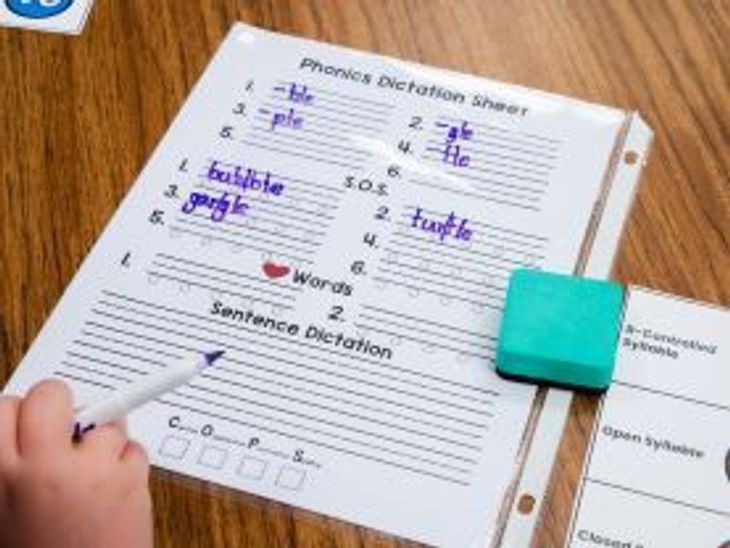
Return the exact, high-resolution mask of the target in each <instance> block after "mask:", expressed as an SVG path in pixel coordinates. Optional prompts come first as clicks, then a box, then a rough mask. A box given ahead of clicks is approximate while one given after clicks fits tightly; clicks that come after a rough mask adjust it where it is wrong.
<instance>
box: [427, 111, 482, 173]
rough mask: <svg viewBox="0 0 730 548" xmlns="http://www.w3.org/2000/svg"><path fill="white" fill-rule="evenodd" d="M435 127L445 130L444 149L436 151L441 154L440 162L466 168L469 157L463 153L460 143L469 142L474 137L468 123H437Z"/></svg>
mask: <svg viewBox="0 0 730 548" xmlns="http://www.w3.org/2000/svg"><path fill="white" fill-rule="evenodd" d="M436 125H437V126H438V127H443V128H446V138H445V140H444V147H443V148H441V149H436V150H437V151H438V152H441V161H442V162H443V163H444V164H448V165H452V166H455V167H467V166H468V165H469V163H470V162H471V156H469V155H468V154H465V153H464V152H463V149H462V146H461V143H463V142H464V141H471V140H472V138H473V137H474V130H473V129H472V128H470V127H469V122H466V121H464V122H461V124H459V125H453V124H446V123H443V122H437V124H436Z"/></svg>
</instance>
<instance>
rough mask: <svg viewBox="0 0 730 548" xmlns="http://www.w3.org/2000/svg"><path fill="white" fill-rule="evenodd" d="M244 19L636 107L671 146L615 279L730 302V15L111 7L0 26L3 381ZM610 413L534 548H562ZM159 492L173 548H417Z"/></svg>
mask: <svg viewBox="0 0 730 548" xmlns="http://www.w3.org/2000/svg"><path fill="white" fill-rule="evenodd" d="M234 21H245V22H248V23H251V24H255V25H259V26H261V27H264V28H268V29H273V30H278V31H283V32H287V33H292V34H298V35H302V36H307V37H311V38H316V39H319V40H324V41H327V42H333V43H337V44H343V45H347V46H351V47H355V48H359V49H364V50H369V51H375V52H380V53H385V54H388V55H393V56H397V57H400V58H403V59H408V60H414V61H420V62H423V63H428V64H433V65H436V66H441V67H448V68H451V69H456V70H460V71H466V72H470V73H474V74H478V75H483V76H488V77H491V78H495V79H500V80H506V81H510V82H514V83H518V84H522V85H525V86H532V87H537V88H541V89H544V90H548V91H552V92H557V93H561V94H567V95H573V96H576V97H579V98H582V99H586V100H589V101H595V102H600V103H606V104H610V105H615V106H618V107H622V108H625V109H638V110H639V111H641V113H642V114H643V115H644V116H645V118H646V120H647V121H648V123H649V124H650V125H651V126H652V127H653V128H654V130H655V132H656V141H655V144H654V148H653V151H652V153H651V156H650V160H649V164H648V167H647V170H646V173H645V177H644V182H643V186H642V187H641V190H640V192H639V195H638V199H637V201H636V204H635V206H634V209H633V212H632V215H631V219H630V222H629V225H628V230H627V234H626V237H625V239H624V242H623V245H622V247H621V251H620V255H619V257H618V261H617V266H616V269H615V273H616V277H617V278H618V279H619V280H621V281H623V282H630V283H636V284H641V285H645V286H648V287H652V288H656V289H660V290H664V291H670V292H674V293H677V294H679V295H685V296H689V297H694V298H698V299H703V300H706V301H710V302H714V303H721V304H724V305H728V304H730V253H729V251H728V247H729V246H728V239H730V178H729V175H728V172H729V167H730V166H729V162H730V154H729V152H730V148H729V146H728V144H729V137H728V130H729V126H730V125H729V123H728V122H729V118H730V83H729V81H730V78H729V67H730V53H729V52H730V44H728V42H727V40H728V37H730V2H727V1H725V2H722V1H717V2H706V1H702V0H695V1H692V0H687V1H680V0H666V1H658V0H637V1H635V2H630V1H627V0H574V1H567V0H534V1H528V0H523V1H516V0H513V1H504V0H492V1H487V0H360V1H356V0H290V1H285V0H280V1H277V0H268V1H264V0H261V1H256V0H248V1H245V0H155V1H151V0H97V1H96V4H95V6H94V9H93V11H92V13H91V16H90V20H89V22H88V24H87V27H86V29H85V30H84V32H83V34H82V35H81V36H79V37H66V36H59V35H52V34H44V33H39V32H32V31H24V30H12V29H0V172H1V174H2V175H1V179H0V227H1V229H2V235H1V239H0V314H1V316H0V356H1V361H0V384H4V382H5V381H6V380H7V379H8V378H9V376H10V374H11V372H12V370H13V368H14V367H15V365H16V364H17V363H18V361H19V360H20V358H21V357H22V356H23V354H24V352H25V351H26V350H27V349H28V347H29V346H30V344H31V342H32V341H33V338H34V337H35V335H36V333H38V331H39V330H40V328H41V326H42V325H43V322H44V320H45V319H46V317H47V315H48V314H49V312H50V311H51V309H52V308H53V306H54V305H55V303H56V301H57V300H58V298H59V297H60V295H61V293H62V292H63V289H64V287H65V286H66V285H67V284H68V282H69V281H70V279H71V277H72V276H73V274H74V272H75V271H76V269H77V268H78V267H79V265H80V263H81V261H82V260H83V258H84V256H85V255H86V253H87V251H88V250H89V248H90V246H91V245H92V244H93V243H94V241H95V240H96V238H97V237H98V236H99V234H100V233H101V231H102V229H103V228H104V226H105V224H106V223H107V221H108V220H109V218H110V216H111V215H112V213H113V212H114V210H115V209H116V207H117V205H118V204H119V202H120V200H121V199H122V197H123V196H124V194H125V192H126V191H127V190H128V188H129V187H130V185H131V184H132V182H133V181H134V179H135V177H136V175H137V173H138V172H139V171H140V169H141V168H142V166H143V165H144V163H145V162H146V160H147V158H148V157H149V155H150V153H151V152H152V149H153V147H154V146H155V145H156V143H157V142H158V140H159V139H160V137H161V136H162V135H163V133H164V132H165V131H166V129H167V127H168V125H169V124H170V122H171V120H172V118H173V116H174V115H175V113H176V112H177V111H178V109H179V108H180V106H181V105H182V103H183V101H184V100H185V97H186V96H187V94H188V92H189V91H190V89H191V87H192V85H193V84H194V83H195V81H196V79H197V78H198V77H199V76H200V74H201V73H202V71H203V69H204V68H205V66H206V64H207V62H208V61H209V59H210V58H211V55H212V53H213V51H214V50H215V49H216V47H217V46H218V44H219V43H220V41H221V39H222V37H223V36H224V35H225V33H226V32H227V31H228V29H229V27H230V26H231V24H232V23H233V22H234ZM595 404H596V401H595V400H594V399H592V398H588V397H578V398H576V400H575V402H574V405H573V408H572V412H571V417H570V421H569V424H568V427H567V430H566V433H565V436H564V438H563V442H562V444H561V449H560V453H559V458H558V461H557V464H556V466H555V468H554V470H553V476H552V480H551V484H550V492H549V497H548V500H547V505H546V509H545V511H544V513H543V516H542V518H543V519H542V522H541V525H540V526H539V530H538V532H537V536H536V539H535V541H534V545H535V546H562V543H563V539H564V535H565V531H566V527H567V521H568V519H569V516H570V510H571V505H572V498H573V493H574V490H575V486H576V482H577V478H578V474H579V472H580V467H581V463H582V459H583V454H584V451H585V447H586V443H587V439H588V436H589V434H590V429H591V424H592V420H593V415H594V411H595ZM153 494H154V500H155V508H156V529H157V531H156V537H157V546H159V547H181V546H186V547H198V546H200V547H207V546H213V547H223V546H226V547H239V546H256V547H259V546H261V547H265V546H285V547H289V546H297V547H308V546H317V547H318V546H342V547H350V546H353V547H354V546H358V547H360V546H367V547H372V546H380V547H390V546H410V545H411V544H410V543H407V542H404V541H399V540H397V539H393V538H390V537H388V536H385V535H382V534H379V533H377V532H372V531H367V530H364V529H362V528H359V527H355V526H351V525H348V524H343V523H340V522H337V521H336V520H331V519H326V518H322V517H319V516H315V515H313V514H309V513H306V512H302V511H296V510H292V509H290V508H289V507H286V506H284V505H280V504H275V503H272V502H268V501H265V500H260V499H258V498H255V497H251V496H246V495H231V494H227V493H211V492H210V490H209V488H206V487H202V486H189V485H185V484H183V483H180V482H179V480H176V479H175V480H171V479H170V478H168V477H166V476H165V474H163V473H158V474H156V477H155V478H154V480H153Z"/></svg>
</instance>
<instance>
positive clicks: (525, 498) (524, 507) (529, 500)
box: [517, 493, 535, 514]
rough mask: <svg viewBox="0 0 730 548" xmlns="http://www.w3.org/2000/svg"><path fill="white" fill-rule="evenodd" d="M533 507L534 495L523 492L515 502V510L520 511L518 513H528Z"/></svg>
mask: <svg viewBox="0 0 730 548" xmlns="http://www.w3.org/2000/svg"><path fill="white" fill-rule="evenodd" d="M534 507H535V497H533V496H532V495H530V494H528V493H525V494H524V495H522V496H521V497H520V500H519V501H518V502H517V510H518V511H519V512H520V514H529V513H530V512H532V509H533V508H534Z"/></svg>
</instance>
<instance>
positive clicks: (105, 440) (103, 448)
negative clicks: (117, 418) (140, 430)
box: [78, 423, 128, 461]
mask: <svg viewBox="0 0 730 548" xmlns="http://www.w3.org/2000/svg"><path fill="white" fill-rule="evenodd" d="M127 442H128V439H127V432H126V427H125V426H124V424H123V423H111V424H105V425H102V426H99V427H97V428H94V429H93V430H89V431H88V432H86V434H84V437H83V439H82V440H81V443H79V444H78V450H79V451H81V452H82V453H89V454H91V455H93V456H94V458H104V459H105V460H107V461H110V460H114V461H116V460H118V459H120V458H121V456H122V452H123V450H124V448H125V446H126V445H127Z"/></svg>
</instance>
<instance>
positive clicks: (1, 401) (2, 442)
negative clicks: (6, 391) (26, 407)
mask: <svg viewBox="0 0 730 548" xmlns="http://www.w3.org/2000/svg"><path fill="white" fill-rule="evenodd" d="M19 410H20V398H18V397H16V396H5V397H0V466H3V465H4V464H9V463H12V462H14V461H15V460H16V459H17V458H18V413H19Z"/></svg>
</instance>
